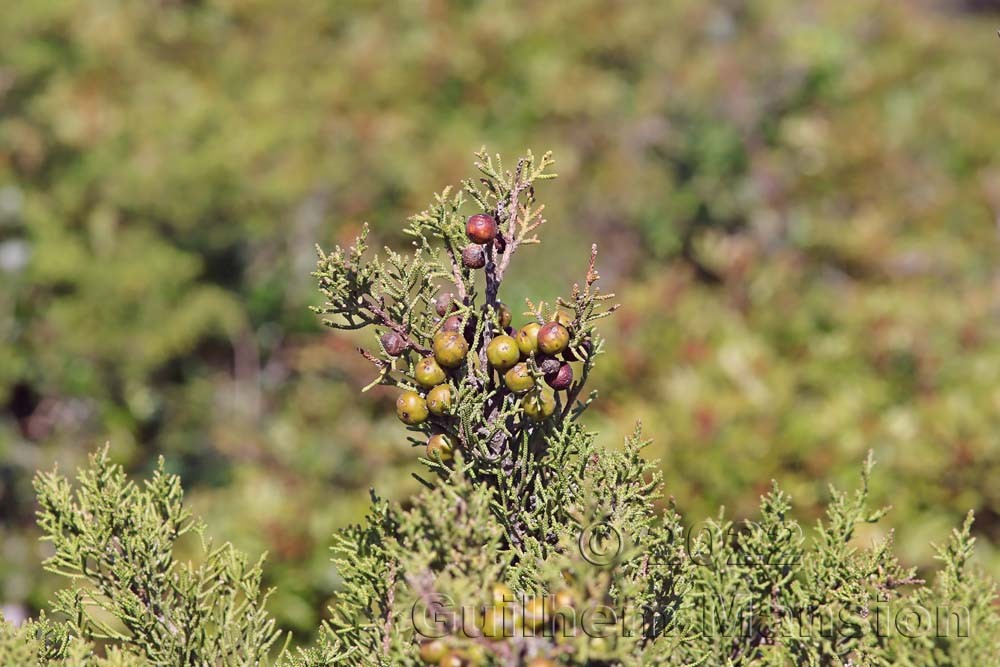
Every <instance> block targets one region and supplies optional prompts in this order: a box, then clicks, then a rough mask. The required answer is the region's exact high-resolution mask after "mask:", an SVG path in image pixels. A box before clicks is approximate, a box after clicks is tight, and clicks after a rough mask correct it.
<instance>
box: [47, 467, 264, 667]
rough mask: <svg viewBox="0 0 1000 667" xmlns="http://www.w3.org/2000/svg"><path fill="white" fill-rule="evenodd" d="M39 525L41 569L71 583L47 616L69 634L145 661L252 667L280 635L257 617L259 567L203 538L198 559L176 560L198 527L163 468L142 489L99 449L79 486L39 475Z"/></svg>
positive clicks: (261, 608)
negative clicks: (60, 619) (45, 546)
mask: <svg viewBox="0 0 1000 667" xmlns="http://www.w3.org/2000/svg"><path fill="white" fill-rule="evenodd" d="M35 486H36V489H37V491H38V502H39V505H40V507H41V509H40V511H39V516H38V524H39V527H40V528H41V529H42V531H43V532H44V533H45V537H44V539H45V540H47V541H49V542H51V543H52V545H53V547H54V549H55V553H54V554H53V555H52V556H51V557H50V558H49V559H47V560H46V562H45V567H46V568H47V569H48V570H49V571H51V572H54V573H55V574H58V575H60V576H62V577H66V578H68V579H69V580H70V582H71V583H72V585H71V586H70V587H68V588H65V589H63V590H60V591H58V593H57V594H56V597H55V601H54V602H53V610H54V611H55V612H57V613H59V614H62V615H65V616H66V617H67V619H68V620H67V628H68V630H69V632H70V633H71V634H72V635H74V636H77V637H83V638H86V639H96V640H101V641H108V642H113V643H114V644H117V645H120V646H122V647H125V648H129V649H132V650H133V651H135V652H136V653H138V654H140V655H143V656H145V657H146V658H147V659H148V660H149V662H150V663H151V664H156V665H171V664H174V665H180V664H212V665H245V664H248V663H254V664H258V663H260V662H261V661H262V660H264V659H265V658H266V657H267V655H268V651H269V649H270V647H271V645H272V644H273V643H274V642H275V641H276V639H277V638H278V633H277V632H276V630H275V625H274V620H273V619H272V618H271V617H270V615H269V614H268V613H267V612H266V611H265V610H264V603H265V601H266V598H267V595H266V594H264V593H262V591H261V587H260V580H261V567H260V563H259V562H258V563H251V562H250V561H248V560H247V558H246V556H245V555H243V554H241V553H240V552H238V551H236V550H235V549H234V548H233V547H232V545H230V544H228V543H227V544H224V545H222V546H221V547H216V546H213V545H212V544H211V542H206V541H205V540H204V539H202V540H201V543H200V549H199V550H198V551H197V558H198V562H197V563H193V562H191V561H189V562H187V563H182V562H179V561H178V560H177V559H176V554H175V549H176V548H177V542H178V540H179V539H180V538H182V537H183V536H184V535H186V534H188V533H194V534H196V535H197V536H198V537H200V538H202V537H203V535H202V533H203V527H202V526H201V525H199V524H196V523H194V522H193V521H192V520H191V518H190V514H189V513H188V512H187V510H185V508H184V507H183V504H182V500H183V493H182V491H181V487H180V479H179V478H178V477H177V476H176V475H169V474H167V473H165V472H164V470H163V466H162V462H161V465H160V469H159V470H158V471H157V472H156V473H155V474H154V475H153V477H152V478H151V479H150V480H149V481H147V482H146V483H145V485H144V486H142V487H140V486H138V485H136V484H135V483H134V482H130V481H128V480H127V479H126V478H125V473H124V472H123V471H122V469H121V467H120V466H115V465H113V464H112V463H111V462H110V461H109V460H108V456H107V450H106V449H105V450H104V451H102V452H100V453H99V454H97V455H96V456H94V457H93V458H92V460H91V464H90V467H89V468H88V469H87V470H84V471H82V472H81V473H80V476H79V487H78V488H77V489H75V490H74V488H73V487H72V485H71V484H70V482H69V481H68V480H67V479H66V478H65V477H62V476H60V475H59V474H57V473H49V474H43V475H40V476H39V477H38V478H37V482H36V485H35Z"/></svg>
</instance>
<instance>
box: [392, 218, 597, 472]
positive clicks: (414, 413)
mask: <svg viewBox="0 0 1000 667" xmlns="http://www.w3.org/2000/svg"><path fill="white" fill-rule="evenodd" d="M466 235H467V236H468V238H469V240H470V243H469V245H468V246H466V248H465V249H464V250H463V252H462V261H463V263H464V264H465V266H467V267H469V268H482V267H484V266H485V265H486V251H485V250H484V246H485V245H487V244H490V243H493V242H494V241H495V240H496V239H497V223H496V220H494V218H493V217H492V216H489V215H486V214H482V213H480V214H477V215H473V216H471V217H470V218H469V219H468V222H467V223H466ZM459 305H460V304H458V303H457V302H456V300H455V296H454V295H453V294H452V293H451V292H443V293H441V294H439V295H438V297H437V298H436V299H435V301H434V308H435V311H436V312H437V314H438V315H439V316H440V317H441V318H442V319H441V323H440V327H439V329H438V331H437V333H436V334H435V335H434V339H433V342H432V346H431V351H432V354H429V355H427V356H424V357H422V358H421V359H420V360H419V361H418V362H417V364H416V367H415V369H414V376H413V379H414V380H415V381H416V384H417V385H418V388H419V389H418V390H417V391H414V390H412V389H409V390H405V391H403V392H402V393H401V394H400V395H399V397H398V398H397V400H396V414H397V416H398V417H399V419H400V421H402V422H403V423H404V424H407V425H409V426H418V425H421V424H423V423H425V422H427V421H428V420H429V419H431V418H432V417H438V418H443V417H446V416H448V415H450V414H452V408H453V402H454V395H453V389H452V385H451V384H450V383H449V379H450V378H451V376H452V375H454V374H455V373H457V372H460V371H461V370H462V369H463V368H464V367H465V365H466V364H467V363H468V357H469V352H470V345H472V344H473V343H474V342H475V341H476V331H477V322H476V316H475V314H472V313H469V312H468V311H466V312H465V313H464V314H460V313H458V312H456V311H457V310H458V309H459ZM494 311H495V319H494V321H493V322H491V323H489V326H490V328H491V331H490V333H491V337H490V339H489V343H488V344H487V345H486V350H485V355H486V360H487V362H488V363H489V366H490V368H491V369H492V370H493V371H494V372H495V373H496V379H497V382H498V383H499V384H500V385H501V386H502V387H503V388H505V389H506V390H507V391H509V392H511V393H513V394H515V395H517V396H519V397H520V403H519V404H520V407H521V410H522V411H523V412H524V414H525V416H527V418H528V419H530V420H532V421H534V422H543V421H545V420H546V419H548V418H550V417H551V416H552V415H553V414H554V412H555V409H556V400H555V397H554V395H553V391H566V390H569V389H570V387H571V386H572V384H573V367H572V366H571V365H570V362H572V361H581V360H582V357H585V356H586V354H588V353H589V351H590V346H589V342H587V341H584V343H583V344H582V345H580V346H579V347H578V348H577V353H574V351H573V350H571V349H570V347H569V344H570V340H571V327H572V318H571V317H570V316H569V315H567V314H566V313H564V312H558V313H557V314H556V315H555V316H554V317H553V318H552V320H551V321H549V322H545V323H540V322H538V321H533V322H528V323H527V324H525V325H524V326H522V327H521V328H520V329H518V330H515V329H513V328H512V327H511V321H512V319H513V316H512V313H511V310H510V308H509V307H507V306H506V305H505V304H503V303H499V304H497V307H496V308H495V309H494ZM381 342H382V347H383V349H384V350H385V351H386V353H387V354H389V355H390V356H394V357H397V356H400V355H402V354H404V353H405V352H406V351H407V349H408V345H407V343H406V341H405V340H404V339H403V337H402V336H400V335H399V334H398V333H396V332H394V331H389V332H386V333H385V334H383V335H382V338H381ZM545 385H547V386H548V388H546V387H545ZM454 448H455V441H454V438H453V437H452V436H451V435H450V434H448V433H445V432H440V433H435V434H433V435H431V436H430V437H429V439H428V441H427V457H428V458H430V459H432V460H434V459H439V460H441V461H449V460H451V459H452V457H453V451H454Z"/></svg>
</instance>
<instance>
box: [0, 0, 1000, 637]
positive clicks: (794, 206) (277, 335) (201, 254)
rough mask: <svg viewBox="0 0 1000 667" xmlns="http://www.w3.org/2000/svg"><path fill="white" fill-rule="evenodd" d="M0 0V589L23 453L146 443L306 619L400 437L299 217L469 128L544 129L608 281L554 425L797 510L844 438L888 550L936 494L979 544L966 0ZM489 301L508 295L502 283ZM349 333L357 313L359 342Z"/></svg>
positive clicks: (285, 620) (550, 255) (673, 477)
mask: <svg viewBox="0 0 1000 667" xmlns="http://www.w3.org/2000/svg"><path fill="white" fill-rule="evenodd" d="M394 4H397V3H388V4H387V3H380V2H365V1H335V0H326V1H323V0H298V1H295V2H290V3H289V2H278V1H276V0H201V1H198V0H191V1H184V0H159V1H153V0H142V1H138V0H137V1H124V0H117V1H116V0H84V1H78V0H32V1H31V2H9V3H5V4H4V5H3V7H2V8H0V410H2V411H0V604H2V605H4V609H5V612H6V613H7V615H8V616H11V615H15V616H16V614H17V613H18V612H21V613H33V612H34V611H35V610H37V609H38V608H39V606H40V605H43V604H44V600H45V599H46V597H47V595H48V594H49V592H50V590H51V586H52V582H51V581H50V580H48V579H47V578H45V577H43V576H42V575H41V572H40V566H39V562H40V560H41V558H42V557H43V556H44V554H45V547H44V545H39V544H38V543H37V535H36V533H35V531H34V529H33V523H32V522H33V493H32V490H31V487H30V481H31V478H32V475H33V473H34V471H35V470H36V469H38V468H49V467H51V466H52V465H53V464H54V463H55V462H57V461H58V462H59V465H60V466H61V468H62V469H64V470H65V469H73V468H75V467H76V466H77V465H78V464H79V463H80V462H81V461H82V460H83V458H84V457H85V455H86V454H87V453H88V452H90V451H92V450H94V449H95V448H97V447H99V446H100V445H101V444H102V443H104V442H105V441H110V442H111V446H112V452H113V455H114V456H115V457H116V458H117V459H118V460H119V461H121V462H122V463H124V464H125V465H126V466H127V467H128V468H129V469H130V470H132V471H134V472H136V473H142V472H145V471H148V470H149V469H150V467H151V466H152V465H154V463H155V460H156V457H157V456H158V455H160V454H163V455H164V456H166V458H167V461H168V465H169V466H170V468H171V469H173V470H176V471H177V472H179V473H180V474H181V475H182V476H183V478H184V481H185V483H186V487H187V489H188V490H189V497H190V499H191V502H192V504H193V505H194V506H195V508H196V510H197V511H198V512H199V513H200V514H202V515H203V516H204V517H205V519H206V520H207V521H208V523H209V524H210V526H211V530H212V532H213V534H214V535H216V536H218V537H222V538H226V539H231V540H233V541H235V542H236V543H237V544H238V545H239V546H241V547H243V548H246V549H248V550H250V551H251V552H254V553H259V552H262V551H265V550H267V551H268V552H269V553H270V556H269V564H268V568H267V572H268V577H269V583H270V584H273V585H275V586H277V587H278V592H277V594H276V595H275V597H274V598H273V600H272V608H273V609H274V611H275V612H276V613H277V614H278V616H279V618H280V620H281V622H282V624H283V625H284V626H285V627H287V628H291V629H294V630H295V631H297V632H298V633H301V634H303V635H308V634H309V633H310V632H311V631H312V630H313V629H314V628H315V626H316V623H317V619H318V618H319V616H320V615H321V614H322V608H323V606H324V603H325V601H326V600H327V599H328V598H329V597H330V596H331V594H332V593H333V591H335V590H336V586H337V579H336V573H335V572H334V571H333V570H332V569H331V566H330V565H329V564H328V560H327V559H328V553H327V546H328V544H329V535H330V533H331V532H332V531H333V530H334V529H335V528H337V527H339V526H342V525H345V524H346V523H348V522H351V521H356V520H358V519H359V518H360V517H361V516H362V514H363V512H364V511H365V509H366V508H367V505H368V496H367V493H368V488H369V487H372V486H374V487H375V488H376V489H377V490H378V491H379V492H381V493H382V494H384V495H388V496H389V497H392V498H398V499H401V498H405V497H406V496H407V495H409V494H410V493H412V492H413V491H414V489H415V488H416V482H415V481H413V479H412V478H411V477H410V476H409V473H410V472H411V471H413V470H415V469H416V465H415V463H414V461H415V458H416V455H415V454H414V452H413V450H411V449H410V447H409V445H408V444H407V442H406V439H405V437H404V431H403V429H402V428H401V427H400V426H399V425H398V423H397V422H396V419H395V417H394V414H393V410H392V396H390V395H388V394H386V393H383V392H379V391H376V392H373V394H370V395H366V396H365V397H359V395H358V393H357V392H358V389H359V388H360V387H361V386H363V385H364V384H366V383H367V381H368V380H369V379H370V377H371V375H370V368H369V367H368V366H367V364H366V363H365V362H364V360H363V359H361V357H360V356H358V355H357V353H356V352H355V351H354V350H353V347H354V346H355V345H357V344H359V343H364V342H366V341H367V339H365V338H364V337H363V336H361V337H359V336H354V337H350V336H343V335H334V334H331V333H327V332H325V331H323V330H322V329H321V328H320V326H319V325H318V323H317V321H316V319H315V318H314V317H313V316H312V314H311V313H310V312H309V311H308V309H307V306H308V305H309V304H314V303H316V302H317V296H316V294H315V293H314V290H313V285H312V280H311V278H310V276H309V272H310V271H311V270H312V267H313V264H314V250H313V244H314V243H320V244H321V245H324V246H331V245H333V244H335V243H345V242H350V240H351V239H352V238H353V236H354V235H355V234H356V232H357V231H358V229H359V228H360V225H361V223H362V222H363V221H365V220H368V221H370V222H371V224H372V225H373V228H374V231H375V233H376V235H377V236H378V241H379V242H384V243H388V244H392V245H399V244H402V243H404V239H403V238H402V237H401V235H400V234H399V229H400V227H401V223H402V221H403V220H404V219H405V217H406V216H407V215H409V214H411V213H413V212H416V211H419V210H421V209H422V208H423V207H424V206H425V205H426V204H427V203H429V201H430V200H431V195H432V193H433V192H435V191H437V190H439V189H441V188H442V187H444V186H445V185H448V184H450V183H455V182H457V181H458V179H460V178H462V177H464V176H466V175H469V174H470V171H471V160H472V152H473V151H474V150H475V149H477V148H479V146H480V145H481V144H484V143H485V144H487V146H488V147H489V148H490V150H493V151H501V152H503V153H504V154H505V155H513V154H515V153H518V152H521V151H523V150H524V149H525V148H532V149H534V150H535V151H536V152H541V151H543V150H545V149H552V150H553V151H554V152H555V155H556V158H557V167H558V168H557V170H556V171H558V172H559V174H560V176H561V178H560V179H559V180H557V181H555V182H554V183H551V184H547V185H546V186H545V187H544V189H543V190H542V191H541V192H540V196H541V197H542V199H543V200H544V201H547V202H548V204H549V208H548V211H549V213H550V216H549V219H550V223H549V224H548V225H547V227H546V228H545V229H544V230H543V231H544V232H545V233H544V236H543V238H544V240H545V243H546V246H544V247H543V248H542V249H531V248H528V249H525V250H524V252H522V253H521V255H520V258H519V262H517V263H516V265H515V266H514V267H513V269H512V271H513V273H515V274H516V275H517V277H516V278H515V279H514V282H513V283H512V284H511V285H510V286H509V287H508V291H507V293H506V294H504V295H502V297H503V298H504V299H505V300H506V301H507V302H508V303H511V304H515V305H517V304H520V303H522V302H523V298H524V297H525V296H532V297H535V298H552V297H554V296H555V295H556V293H557V292H564V293H565V292H568V289H569V287H570V286H571V284H572V282H573V281H574V280H579V279H580V278H581V277H582V275H583V273H584V271H585V268H586V260H587V249H588V247H589V244H590V243H591V241H597V242H598V243H599V244H600V245H601V247H602V255H601V261H600V265H601V267H602V273H603V275H604V277H605V283H606V285H607V286H608V287H609V288H611V289H614V291H616V292H617V293H618V295H619V298H620V300H621V301H622V302H623V303H624V304H625V305H624V307H623V309H622V310H621V311H620V312H619V314H618V315H617V316H616V318H614V319H613V320H610V321H608V323H607V325H606V326H605V327H604V331H605V333H606V334H607V336H608V338H609V339H610V344H609V346H608V349H609V354H608V355H607V356H606V357H605V358H604V363H603V365H602V366H601V368H600V372H599V373H598V374H597V377H596V378H595V380H594V385H595V386H596V387H597V388H599V389H600V390H601V392H602V396H603V398H602V400H600V401H599V402H598V404H597V405H596V406H595V408H594V410H593V412H592V413H591V415H590V416H589V420H590V423H591V425H592V426H593V427H594V428H595V429H597V430H599V431H600V433H601V437H602V439H603V441H604V442H605V443H606V444H607V445H608V446H616V445H617V443H619V442H620V440H621V438H622V436H623V435H624V434H625V433H626V432H627V431H630V430H631V428H632V425H633V423H634V421H635V420H637V419H641V420H642V421H643V422H644V424H645V428H646V432H647V434H648V435H649V436H650V437H652V438H653V439H654V445H653V446H652V447H651V448H650V450H649V451H650V454H651V455H653V456H658V457H662V461H663V465H662V468H663V473H664V476H665V479H666V483H667V493H669V494H671V495H673V496H674V497H675V498H676V499H677V501H678V503H679V505H680V507H681V508H682V509H683V510H684V511H685V512H686V513H688V514H689V516H690V517H692V518H694V519H698V518H701V517H704V516H706V515H707V514H712V513H714V512H715V510H716V509H717V507H718V506H719V505H720V504H725V505H726V506H727V508H728V511H729V512H730V513H731V514H733V515H735V516H745V515H747V514H750V513H752V512H753V510H754V507H755V505H756V502H757V496H758V495H759V493H760V492H761V491H762V490H763V489H765V488H766V487H767V485H768V484H769V480H770V479H771V478H777V479H778V480H780V482H781V483H782V484H783V486H785V488H786V489H787V490H789V491H790V492H791V493H792V494H793V495H794V497H795V501H796V503H797V506H798V508H799V511H800V515H801V517H803V518H805V519H808V520H812V519H813V518H815V517H816V516H817V515H818V512H819V511H820V509H821V508H822V504H823V502H824V501H825V499H826V498H827V497H828V491H827V484H828V483H830V482H836V483H840V484H852V483H854V480H855V479H856V474H857V471H858V470H859V466H860V462H861V460H862V458H863V456H864V454H865V452H866V451H867V450H868V449H869V448H872V449H874V450H875V453H876V456H877V458H878V459H879V460H880V461H881V465H880V467H879V468H878V469H877V471H876V478H875V484H876V493H877V497H878V499H879V500H880V501H883V502H886V503H891V504H893V505H894V506H895V511H894V512H892V514H891V515H890V519H889V522H890V525H892V526H895V528H896V530H897V539H898V542H899V544H900V551H901V554H902V556H903V558H904V560H906V561H907V562H909V563H912V564H917V565H921V566H927V565H930V564H931V562H932V561H931V553H932V552H931V549H930V545H929V543H930V541H931V540H942V539H944V536H945V534H946V531H947V530H948V529H949V528H950V527H951V526H952V525H954V524H956V523H957V522H958V521H959V519H960V517H961V516H962V514H963V513H964V512H965V510H967V509H968V508H973V509H975V510H976V511H977V513H978V517H979V522H978V524H977V530H978V532H979V535H980V537H981V540H980V547H981V549H980V552H979V557H980V561H981V562H982V563H983V564H984V565H985V566H986V567H987V568H988V569H989V570H991V571H992V572H994V573H998V574H1000V553H998V552H997V551H996V545H1000V331H998V324H1000V262H998V260H1000V255H998V245H997V240H998V239H997V221H998V216H1000V164H998V162H997V157H998V155H1000V123H998V122H997V119H998V118H1000V85H998V84H1000V40H998V39H997V35H996V28H997V27H998V25H1000V13H998V10H1000V3H997V2H990V1H988V0H978V1H972V0H968V1H964V2H961V1H959V0H940V1H936V2H935V1H930V0H928V1H926V2H916V1H897V2H879V1H877V0H866V1H856V2H844V1H843V0H815V1H813V2H808V3H802V2H797V1H793V0H761V1H758V2H737V1H735V0H732V1H728V2H704V1H703V0H670V1H664V2H627V1H620V2H615V1H603V2H601V1H598V0H567V1H565V2H550V3H541V2H537V3H536V2H520V3H516V2H476V1H465V2H444V1H440V0H423V1H416V0H414V1H413V2H405V3H398V5H399V6H392V5H394ZM515 310H517V308H515ZM368 342H370V341H368Z"/></svg>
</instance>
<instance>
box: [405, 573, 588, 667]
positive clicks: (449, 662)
mask: <svg viewBox="0 0 1000 667" xmlns="http://www.w3.org/2000/svg"><path fill="white" fill-rule="evenodd" d="M574 607H575V600H574V595H573V593H572V592H571V591H570V590H568V589H562V590H559V591H557V592H556V593H555V594H553V595H539V596H534V597H528V598H523V599H520V600H518V599H517V598H516V597H515V595H514V593H513V591H511V589H510V587H509V586H507V585H506V584H504V583H499V582H498V583H495V584H493V586H492V587H491V589H490V600H489V603H488V604H487V605H485V606H484V607H481V608H477V609H476V618H475V623H474V624H475V628H476V630H475V633H474V635H467V636H474V637H479V636H482V637H483V638H485V639H487V640H492V641H498V640H503V639H504V638H510V637H516V636H525V637H538V636H544V637H551V638H553V639H554V640H555V641H556V642H559V641H560V640H564V639H567V638H570V637H572V636H574V635H575V634H576V631H577V629H576V612H575V609H574ZM465 623H466V619H464V618H462V619H461V622H460V623H459V627H458V628H457V629H458V631H459V632H458V633H457V636H463V635H466V632H467V629H466V626H465ZM562 626H565V627H562ZM452 639H453V638H451V637H444V638H440V639H429V640H426V641H424V642H422V643H421V644H420V660H421V661H422V662H423V663H424V664H426V665H436V666H438V667H477V666H478V665H482V664H484V663H485V655H484V652H483V645H482V644H474V645H473V646H471V647H469V648H465V649H459V648H456V647H455V646H453V645H452ZM555 665H556V663H555V661H553V660H551V659H549V658H546V657H544V656H535V657H534V658H532V659H531V660H529V661H528V663H527V666H528V667H555Z"/></svg>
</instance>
